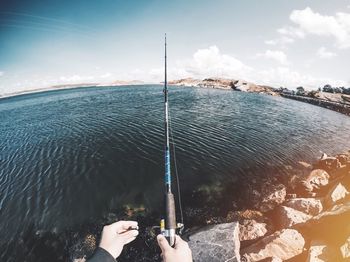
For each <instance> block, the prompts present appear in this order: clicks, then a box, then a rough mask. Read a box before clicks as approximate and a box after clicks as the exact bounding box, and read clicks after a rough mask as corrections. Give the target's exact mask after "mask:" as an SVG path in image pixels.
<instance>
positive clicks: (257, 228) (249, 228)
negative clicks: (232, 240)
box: [239, 219, 267, 241]
mask: <svg viewBox="0 0 350 262" xmlns="http://www.w3.org/2000/svg"><path fill="white" fill-rule="evenodd" d="M266 233H267V225H266V223H258V222H256V221H255V220H254V219H249V220H248V219H247V220H244V221H243V222H242V224H240V225H239V240H240V241H246V240H255V239H258V238H260V237H263V236H265V234H266Z"/></svg>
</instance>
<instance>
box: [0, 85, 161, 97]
mask: <svg viewBox="0 0 350 262" xmlns="http://www.w3.org/2000/svg"><path fill="white" fill-rule="evenodd" d="M136 85H159V83H142V84H141V83H133V82H130V83H120V84H113V83H109V84H100V83H85V84H84V83H81V84H72V85H58V86H50V87H43V88H37V89H31V90H25V91H18V92H13V93H6V94H2V95H0V101H1V100H2V99H6V98H11V97H16V96H22V95H30V94H38V93H44V92H48V91H59V90H69V89H76V88H86V87H87V88H89V87H119V86H136Z"/></svg>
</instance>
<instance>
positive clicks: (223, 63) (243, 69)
mask: <svg viewBox="0 0 350 262" xmlns="http://www.w3.org/2000/svg"><path fill="white" fill-rule="evenodd" d="M177 66H178V67H179V68H184V69H185V70H186V72H188V73H190V74H193V75H197V76H208V75H213V76H215V75H218V76H228V75H235V74H242V75H245V74H246V73H247V72H248V71H249V70H250V68H249V67H248V66H246V65H245V64H244V63H242V62H241V61H240V60H238V59H237V58H235V57H233V56H230V55H226V54H221V52H220V50H219V48H218V47H217V46H211V47H209V48H207V49H199V50H198V51H197V52H195V53H194V55H193V57H192V59H190V60H187V61H184V62H178V63H177Z"/></svg>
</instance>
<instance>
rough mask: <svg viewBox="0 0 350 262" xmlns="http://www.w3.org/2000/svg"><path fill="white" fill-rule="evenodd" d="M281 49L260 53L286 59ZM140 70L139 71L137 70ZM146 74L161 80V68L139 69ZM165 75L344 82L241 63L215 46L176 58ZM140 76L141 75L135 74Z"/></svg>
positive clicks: (292, 83) (312, 84)
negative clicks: (185, 56)
mask: <svg viewBox="0 0 350 262" xmlns="http://www.w3.org/2000/svg"><path fill="white" fill-rule="evenodd" d="M283 54H284V53H283V52H282V51H271V50H267V51H266V52H265V53H263V54H262V55H263V56H267V57H270V58H271V59H275V60H278V61H279V62H281V61H283V62H285V61H287V58H286V56H284V55H283ZM140 73H141V72H140ZM145 75H148V77H150V78H149V79H147V80H148V81H149V80H152V81H158V82H159V81H162V80H163V78H164V68H163V67H161V68H156V69H152V70H150V72H148V73H147V72H146V73H145V72H142V76H145ZM168 77H169V79H180V78H186V77H193V78H200V79H202V78H206V77H226V78H231V79H245V80H247V81H252V82H254V83H257V84H266V85H271V86H274V87H279V86H284V87H288V88H295V87H297V86H300V85H301V86H304V87H305V88H307V89H311V88H313V89H316V88H318V87H319V86H323V85H325V84H327V83H329V84H331V85H334V86H337V85H339V86H344V85H347V83H345V82H344V81H335V80H332V79H330V78H316V77H313V76H311V75H308V74H303V73H300V72H297V71H293V70H291V69H290V68H288V67H286V66H279V67H275V68H270V69H266V70H257V69H254V68H253V67H250V66H248V65H245V64H244V63H243V62H242V61H240V60H238V59H237V58H235V57H233V56H231V55H227V54H222V53H221V52H220V50H219V48H218V47H217V46H211V47H209V48H207V49H199V50H198V51H197V52H195V53H194V55H193V57H192V59H188V60H182V61H177V63H176V66H175V67H169V71H168ZM139 78H141V79H143V80H144V79H145V78H142V77H139Z"/></svg>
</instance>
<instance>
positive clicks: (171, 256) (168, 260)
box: [157, 235, 192, 262]
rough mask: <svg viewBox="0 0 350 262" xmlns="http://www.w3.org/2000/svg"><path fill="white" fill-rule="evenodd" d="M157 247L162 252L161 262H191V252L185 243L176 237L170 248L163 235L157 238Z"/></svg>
mask: <svg viewBox="0 0 350 262" xmlns="http://www.w3.org/2000/svg"><path fill="white" fill-rule="evenodd" d="M157 241H158V245H159V247H160V248H161V250H162V257H163V262H179V261H181V262H192V251H191V249H190V248H189V246H188V244H187V242H186V241H183V240H182V239H181V238H180V237H179V236H178V235H176V239H175V246H174V248H172V247H171V246H170V245H169V243H168V240H166V238H165V237H164V236H163V235H158V236H157Z"/></svg>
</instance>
